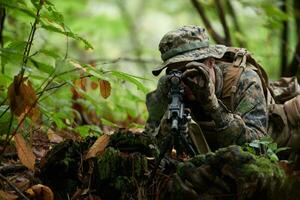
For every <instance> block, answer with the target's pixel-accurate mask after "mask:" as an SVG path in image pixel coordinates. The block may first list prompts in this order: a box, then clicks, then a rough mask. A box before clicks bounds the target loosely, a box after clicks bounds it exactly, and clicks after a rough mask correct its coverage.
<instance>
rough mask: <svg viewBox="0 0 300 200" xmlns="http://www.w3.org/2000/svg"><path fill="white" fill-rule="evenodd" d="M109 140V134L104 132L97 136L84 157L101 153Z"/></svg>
mask: <svg viewBox="0 0 300 200" xmlns="http://www.w3.org/2000/svg"><path fill="white" fill-rule="evenodd" d="M109 141H110V136H109V135H106V134H104V135H102V136H101V137H99V138H98V139H97V140H96V142H95V143H94V144H93V145H92V146H91V148H90V149H89V151H88V152H87V154H86V156H85V159H89V158H93V157H95V156H96V155H101V154H102V153H103V152H104V150H105V148H106V146H107V145H108V143H109Z"/></svg>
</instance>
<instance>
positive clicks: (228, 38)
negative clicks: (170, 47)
mask: <svg viewBox="0 0 300 200" xmlns="http://www.w3.org/2000/svg"><path fill="white" fill-rule="evenodd" d="M215 3H216V7H217V10H218V15H219V19H220V21H221V24H222V27H223V30H224V33H225V44H226V45H227V46H232V41H231V35H230V31H229V28H228V24H227V20H226V15H225V12H224V8H223V4H222V3H221V2H220V0H215Z"/></svg>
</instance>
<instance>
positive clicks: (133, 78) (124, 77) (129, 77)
mask: <svg viewBox="0 0 300 200" xmlns="http://www.w3.org/2000/svg"><path fill="white" fill-rule="evenodd" d="M110 72H111V74H112V75H113V76H115V77H117V78H120V79H122V80H125V81H128V82H130V83H133V84H134V85H136V86H137V88H138V89H139V90H141V91H143V92H144V93H147V92H148V89H147V88H146V87H145V86H144V84H143V83H141V82H139V81H138V80H137V78H139V79H143V78H140V77H137V76H133V75H130V74H127V73H124V72H120V71H110Z"/></svg>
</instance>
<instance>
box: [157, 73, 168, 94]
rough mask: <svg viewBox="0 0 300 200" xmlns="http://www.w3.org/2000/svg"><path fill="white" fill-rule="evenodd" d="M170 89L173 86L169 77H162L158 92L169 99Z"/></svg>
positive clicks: (159, 81)
mask: <svg viewBox="0 0 300 200" xmlns="http://www.w3.org/2000/svg"><path fill="white" fill-rule="evenodd" d="M170 88H171V84H170V81H169V78H168V76H166V75H165V76H162V77H160V79H159V80H158V84H157V91H159V92H160V93H161V94H162V95H163V96H166V97H167V95H168V93H169V91H170Z"/></svg>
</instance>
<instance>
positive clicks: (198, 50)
mask: <svg viewBox="0 0 300 200" xmlns="http://www.w3.org/2000/svg"><path fill="white" fill-rule="evenodd" d="M227 49H228V48H227V47H226V46H223V45H211V44H209V38H208V36H207V34H206V31H205V29H204V28H201V27H198V26H193V25H190V26H183V27H181V28H179V29H176V30H174V31H171V32H168V33H167V34H165V35H164V36H163V38H162V39H161V41H160V44H159V51H160V53H161V58H162V60H163V63H162V65H161V66H159V67H158V68H157V69H155V70H153V71H152V73H153V74H154V75H159V74H160V72H161V71H163V70H164V69H167V70H169V69H172V68H176V69H180V70H182V71H183V75H182V81H183V83H182V84H183V87H184V92H185V93H184V102H185V105H186V107H188V108H189V109H190V110H191V116H192V119H193V121H194V122H195V124H196V125H197V126H198V127H199V131H193V133H192V135H194V137H196V138H197V137H198V135H199V134H203V135H204V137H205V139H206V141H207V143H208V146H209V147H210V148H211V149H212V150H215V149H217V148H220V147H225V146H228V145H231V144H237V145H242V144H244V143H246V142H251V141H252V140H254V139H259V138H261V137H262V136H265V135H266V134H267V131H266V128H267V106H266V100H265V96H264V92H263V87H262V83H261V79H260V78H259V76H258V74H257V73H256V72H255V71H254V70H252V69H251V68H248V67H247V68H245V69H244V70H243V71H242V72H241V74H240V78H239V79H238V82H237V84H236V85H237V87H236V88H235V91H234V92H235V95H234V99H231V100H228V97H229V96H230V95H227V94H229V93H230V92H228V88H226V85H228V84H227V83H228V82H230V81H233V80H235V77H234V78H233V77H230V76H228V74H227V73H229V72H228V68H229V66H231V65H232V63H227V62H225V61H224V60H225V59H224V55H225V53H226V52H227ZM225 79H226V81H225ZM169 89H170V85H169V82H168V78H167V76H166V75H164V76H162V77H161V78H160V79H159V81H158V85H157V89H156V90H154V91H152V92H150V93H148V94H147V96H146V105H147V109H148V112H149V117H148V120H147V124H146V127H145V128H146V129H145V130H146V132H147V133H148V134H150V135H151V136H153V137H156V136H159V135H165V134H168V131H166V129H165V128H164V126H165V125H167V123H164V121H165V120H162V119H164V114H165V112H166V110H167V106H168V101H169V99H168V98H169V97H168V92H169ZM225 90H226V91H225ZM230 102H231V104H232V105H231V107H230ZM194 142H195V141H194ZM196 143H198V144H200V143H201V142H197V139H196ZM198 144H196V146H197V145H198ZM197 148H198V151H199V148H201V147H199V146H198V147H197Z"/></svg>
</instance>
